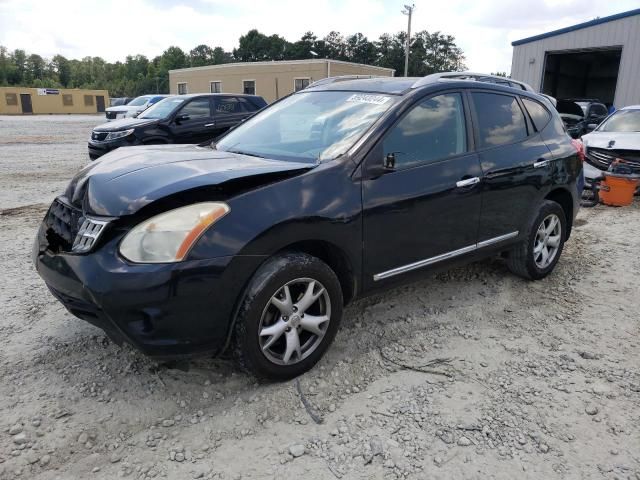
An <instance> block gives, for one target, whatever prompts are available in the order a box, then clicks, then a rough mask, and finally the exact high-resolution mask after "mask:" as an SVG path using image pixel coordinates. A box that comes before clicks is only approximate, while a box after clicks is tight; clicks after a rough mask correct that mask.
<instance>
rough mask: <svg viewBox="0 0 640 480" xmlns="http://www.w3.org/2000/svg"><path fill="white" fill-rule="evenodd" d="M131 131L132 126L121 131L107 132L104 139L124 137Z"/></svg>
mask: <svg viewBox="0 0 640 480" xmlns="http://www.w3.org/2000/svg"><path fill="white" fill-rule="evenodd" d="M132 133H133V128H131V129H129V130H122V131H121V132H109V134H108V135H107V136H106V138H105V140H115V139H116V138H124V137H127V136H129V135H131V134H132Z"/></svg>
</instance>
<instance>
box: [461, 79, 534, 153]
mask: <svg viewBox="0 0 640 480" xmlns="http://www.w3.org/2000/svg"><path fill="white" fill-rule="evenodd" d="M471 95H472V97H473V103H474V105H475V108H476V114H477V116H478V136H479V147H480V148H489V147H496V146H498V145H507V144H509V143H514V142H517V141H518V140H523V139H525V138H526V137H527V123H526V121H525V119H524V114H523V113H522V109H521V108H520V105H518V101H517V100H516V97H512V96H511V95H502V94H496V93H482V92H474V93H472V94H471Z"/></svg>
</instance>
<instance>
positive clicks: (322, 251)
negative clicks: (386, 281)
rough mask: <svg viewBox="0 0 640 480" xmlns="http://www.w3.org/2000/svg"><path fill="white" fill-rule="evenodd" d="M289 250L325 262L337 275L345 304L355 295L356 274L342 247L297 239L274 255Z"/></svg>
mask: <svg viewBox="0 0 640 480" xmlns="http://www.w3.org/2000/svg"><path fill="white" fill-rule="evenodd" d="M291 251H293V252H301V253H306V254H308V255H311V256H313V257H316V258H319V259H320V260H322V261H323V262H324V263H326V264H327V265H328V266H329V268H331V270H333V271H334V273H335V274H336V276H337V277H338V281H339V282H340V286H341V288H342V297H343V299H344V304H345V305H346V304H347V303H349V302H350V301H351V300H352V299H353V298H354V297H355V296H356V294H357V291H358V282H357V274H356V272H355V269H354V266H353V263H352V262H351V260H350V258H349V256H348V255H347V253H346V252H345V251H344V250H343V249H342V248H340V247H338V246H337V245H336V244H334V243H332V242H329V241H327V240H318V239H309V240H299V241H296V242H293V243H290V244H288V245H286V246H284V247H282V248H280V249H279V250H278V251H277V252H275V253H274V255H277V254H278V253H282V252H291Z"/></svg>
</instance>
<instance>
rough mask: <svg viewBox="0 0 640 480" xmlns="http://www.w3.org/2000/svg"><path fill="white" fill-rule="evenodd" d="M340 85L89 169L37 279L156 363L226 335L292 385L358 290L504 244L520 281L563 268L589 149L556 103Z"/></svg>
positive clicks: (218, 347)
mask: <svg viewBox="0 0 640 480" xmlns="http://www.w3.org/2000/svg"><path fill="white" fill-rule="evenodd" d="M338 80H342V81H336V79H328V80H326V81H323V82H319V83H318V84H316V85H315V86H311V87H309V88H307V89H305V90H302V91H300V92H298V93H295V94H293V95H290V96H288V97H286V98H284V99H282V100H280V101H278V102H276V103H274V104H273V105H271V106H269V107H267V108H266V109H264V110H263V111H262V112H260V113H258V114H257V115H255V116H253V117H252V118H250V119H249V120H247V121H246V122H244V123H242V124H241V125H239V126H238V127H236V128H235V129H234V130H232V131H231V132H229V133H227V134H226V135H224V136H223V137H222V138H221V139H220V140H218V141H217V142H214V143H212V144H210V145H200V146H196V145H180V146H178V145H171V146H142V147H133V148H127V149H120V150H118V151H116V152H113V153H112V154H110V159H109V161H108V162H105V161H100V162H96V163H93V164H89V165H88V166H87V167H85V168H84V169H83V170H81V171H80V172H79V173H78V174H77V175H76V177H75V178H74V179H73V180H72V181H71V183H70V184H69V186H68V188H67V189H66V191H65V192H64V193H63V194H62V195H61V196H59V197H58V198H57V199H56V200H55V201H54V202H53V204H52V205H51V207H50V209H49V212H48V213H47V215H46V217H45V218H44V221H43V222H42V225H41V227H40V230H39V232H38V235H37V239H36V241H35V245H34V249H33V258H34V262H35V264H36V266H37V270H38V272H39V274H40V275H41V276H42V278H43V279H44V280H45V282H46V283H47V285H48V286H49V288H50V289H51V291H52V292H53V294H54V295H55V296H56V297H57V298H58V299H59V300H60V301H61V302H62V303H63V304H64V305H65V306H66V307H67V309H68V310H69V311H70V312H71V313H73V314H74V315H76V316H78V317H80V318H82V319H85V320H87V321H89V322H91V323H93V324H95V325H97V326H99V327H101V328H102V329H104V330H105V331H106V332H107V333H108V334H109V335H110V336H111V338H113V339H114V340H115V341H116V342H122V341H126V342H130V343H131V344H133V345H135V346H136V347H138V348H139V349H141V350H142V351H143V352H145V353H146V354H148V355H153V356H156V357H158V358H171V357H175V356H183V355H193V354H197V353H216V354H219V353H221V352H222V351H223V350H224V349H225V348H226V347H227V346H232V350H233V352H234V353H235V355H236V357H237V358H238V360H239V362H240V363H241V364H242V365H243V366H244V367H245V368H247V369H248V370H250V371H251V372H253V373H255V374H256V375H257V376H260V377H268V378H280V379H284V378H290V377H293V376H296V375H299V374H301V373H302V372H304V371H305V370H307V369H309V368H311V367H312V366H313V365H314V364H315V363H316V362H317V361H318V359H319V358H320V357H321V356H322V354H323V353H324V352H325V350H326V349H327V347H328V346H329V344H330V343H331V341H332V339H333V337H334V336H335V334H336V332H337V330H338V325H339V323H340V319H341V316H342V311H343V306H344V305H345V304H347V303H349V302H350V301H352V300H353V299H354V298H357V297H361V296H363V295H367V294H370V293H373V292H376V291H379V290H384V289H388V288H390V287H391V286H393V285H396V284H398V283H401V282H406V281H409V280H411V279H415V278H416V277H417V276H418V275H420V274H424V273H426V272H427V271H428V270H432V269H435V268H447V267H449V266H451V265H452V263H454V262H469V261H472V260H475V259H478V258H482V257H486V256H490V255H496V254H500V253H502V254H503V255H504V256H505V257H506V263H507V265H508V267H509V268H510V269H511V270H512V271H513V272H515V273H516V274H518V275H520V276H522V277H525V278H529V279H541V278H544V277H545V276H546V275H548V274H549V273H550V272H551V271H552V270H553V268H554V267H555V265H556V263H557V262H558V260H559V258H560V255H561V253H562V249H563V245H564V242H565V241H566V240H567V239H568V238H569V234H570V232H571V228H572V225H573V221H574V218H575V216H576V213H577V211H578V208H579V198H580V193H581V189H582V161H581V159H580V158H579V155H578V151H577V149H576V148H575V147H574V145H573V143H572V140H571V139H570V138H569V136H568V135H567V134H566V132H565V130H564V127H563V125H562V121H561V119H560V117H559V115H558V113H557V112H556V111H555V110H554V109H553V107H552V106H551V104H550V103H548V101H547V100H546V99H545V98H544V97H542V96H539V95H537V94H535V93H530V92H526V91H523V90H521V89H515V88H511V87H508V86H500V85H495V84H489V83H482V82H479V81H469V80H444V79H441V78H439V77H438V76H435V77H433V76H428V77H425V78H423V79H411V78H372V79H359V80H352V81H348V80H344V79H338ZM200 98H202V97H200ZM184 100H185V101H188V100H189V97H187V98H185V99H184ZM203 108H204V109H205V110H206V106H204V107H203Z"/></svg>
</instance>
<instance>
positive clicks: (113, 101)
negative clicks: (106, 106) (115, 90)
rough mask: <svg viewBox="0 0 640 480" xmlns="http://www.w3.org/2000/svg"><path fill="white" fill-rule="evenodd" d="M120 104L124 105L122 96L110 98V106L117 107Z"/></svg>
mask: <svg viewBox="0 0 640 480" xmlns="http://www.w3.org/2000/svg"><path fill="white" fill-rule="evenodd" d="M120 105H124V98H112V99H111V106H112V107H118V106H120Z"/></svg>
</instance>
